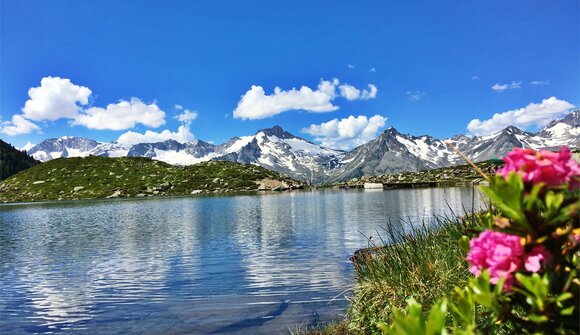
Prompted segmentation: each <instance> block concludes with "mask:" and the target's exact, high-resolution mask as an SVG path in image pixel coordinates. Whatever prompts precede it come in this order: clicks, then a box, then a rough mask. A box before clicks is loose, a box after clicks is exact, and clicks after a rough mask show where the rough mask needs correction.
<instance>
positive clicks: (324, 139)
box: [302, 115, 387, 150]
mask: <svg viewBox="0 0 580 335" xmlns="http://www.w3.org/2000/svg"><path fill="white" fill-rule="evenodd" d="M385 122H387V118H386V117H383V116H380V115H375V116H373V117H371V118H367V117H366V116H364V115H359V116H357V117H355V116H352V115H351V116H349V117H347V118H344V119H341V120H339V119H333V120H330V121H328V122H324V123H321V124H312V125H310V126H309V127H307V128H304V129H302V132H303V133H306V134H309V135H312V136H314V140H315V141H317V142H320V143H321V144H322V145H323V146H326V147H330V148H336V149H342V150H348V149H352V148H354V147H356V146H359V145H362V144H365V143H367V142H369V141H371V140H373V139H374V138H375V137H376V136H377V133H378V132H379V130H380V129H381V128H383V127H384V126H385Z"/></svg>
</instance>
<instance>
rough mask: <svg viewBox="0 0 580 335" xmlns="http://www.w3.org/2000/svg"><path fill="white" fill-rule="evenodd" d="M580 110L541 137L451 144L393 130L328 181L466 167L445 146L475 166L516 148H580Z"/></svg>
mask: <svg viewBox="0 0 580 335" xmlns="http://www.w3.org/2000/svg"><path fill="white" fill-rule="evenodd" d="M579 115H580V110H575V111H573V112H571V113H569V114H568V115H567V116H566V117H565V118H563V119H560V120H556V121H554V122H552V123H550V124H548V125H547V126H546V127H544V128H543V129H542V130H540V131H539V132H537V133H529V132H525V131H523V130H520V129H518V128H516V127H513V126H510V127H507V128H505V129H503V130H501V131H499V132H497V133H495V134H492V135H488V136H474V137H468V136H465V135H456V136H454V137H452V138H450V139H447V140H438V139H435V138H433V137H431V136H428V135H424V136H418V137H417V136H412V135H403V134H400V133H399V132H398V131H397V130H396V129H394V128H389V129H387V130H386V131H384V132H383V133H382V134H381V135H380V136H379V137H377V138H376V139H375V140H373V141H370V142H368V143H366V144H364V145H362V146H360V147H358V148H355V149H353V150H352V151H350V152H348V153H347V154H346V155H345V156H344V157H343V159H342V160H341V164H340V166H339V167H338V168H337V169H336V170H335V171H333V173H332V174H331V175H330V176H329V179H328V181H330V182H338V181H342V180H348V179H351V178H356V177H360V176H376V175H381V174H385V173H391V174H392V173H398V172H410V171H420V170H426V169H432V168H438V167H446V166H452V165H456V164H463V163H464V162H463V159H462V158H461V157H460V156H459V155H458V154H457V153H455V152H454V151H453V150H451V149H450V148H449V147H448V146H447V145H446V144H445V142H449V143H451V144H452V145H453V146H455V147H456V148H458V149H459V150H461V151H462V152H463V153H465V155H466V156H467V157H469V158H470V159H471V160H473V161H475V162H483V161H486V160H489V159H492V158H497V157H500V156H501V155H503V154H504V153H506V152H508V151H510V150H512V149H513V148H514V147H525V148H533V149H541V148H557V147H559V146H562V145H568V146H570V147H572V148H578V147H580V122H579V119H580V117H579Z"/></svg>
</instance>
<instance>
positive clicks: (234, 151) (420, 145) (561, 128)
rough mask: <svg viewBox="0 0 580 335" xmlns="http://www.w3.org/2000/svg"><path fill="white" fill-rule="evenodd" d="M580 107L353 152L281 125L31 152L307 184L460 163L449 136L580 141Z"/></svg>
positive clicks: (77, 143)
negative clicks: (538, 120) (226, 170)
mask: <svg viewBox="0 0 580 335" xmlns="http://www.w3.org/2000/svg"><path fill="white" fill-rule="evenodd" d="M579 115H580V110H575V111H572V112H570V113H569V114H568V115H567V116H566V117H565V118H563V119H561V120H556V121H554V122H552V123H550V124H548V125H547V126H546V127H544V128H543V129H541V130H540V131H539V132H537V133H529V132H525V131H522V130H520V129H518V128H516V127H511V126H510V127H507V128H505V129H503V130H502V131H499V132H497V133H495V134H492V135H488V136H474V137H469V136H465V135H456V136H454V137H452V138H450V139H445V140H439V139H436V138H433V137H431V136H429V135H423V136H413V135H406V134H401V133H399V132H398V131H397V130H396V129H395V128H389V129H387V130H386V131H384V132H383V133H381V135H379V136H378V137H377V138H376V139H375V140H373V141H370V142H368V143H366V144H364V145H362V146H359V147H357V148H354V149H353V150H351V151H349V152H343V151H340V150H334V149H330V148H325V147H322V146H319V145H316V144H314V143H312V142H310V141H308V140H305V139H303V138H300V137H297V136H295V135H292V134H290V133H288V132H287V131H285V130H284V129H282V128H281V127H279V126H275V127H272V128H269V129H263V130H260V131H258V132H257V133H256V134H254V135H249V136H243V137H234V138H232V139H231V140H229V141H227V142H226V143H223V144H221V145H214V144H211V143H207V142H204V141H201V140H195V141H192V142H189V143H179V142H176V141H173V140H169V141H165V142H158V143H140V144H136V145H132V146H131V145H123V144H120V143H116V142H111V143H101V142H96V141H93V140H90V139H84V138H78V137H62V138H59V139H48V140H45V141H43V142H41V143H40V144H38V145H36V146H34V147H33V148H31V149H30V150H29V151H28V153H29V154H30V155H32V156H33V157H35V158H36V159H38V160H41V161H48V160H50V159H54V158H58V157H86V156H89V155H94V156H106V157H124V156H129V157H148V158H153V159H156V160H160V161H163V162H166V163H169V164H175V165H191V164H197V163H201V162H206V161H210V160H223V161H231V162H237V163H244V164H253V165H258V166H262V167H265V168H267V169H270V170H273V171H277V172H280V173H284V174H287V175H289V176H291V177H292V178H295V179H299V180H302V181H305V182H309V183H315V184H321V183H327V182H337V181H341V180H348V179H351V178H356V177H360V176H371V175H380V174H385V173H398V172H404V171H420V170H425V169H431V168H438V167H445V166H452V165H456V164H462V163H463V160H462V159H461V158H460V157H459V155H457V154H456V153H455V152H454V151H453V150H451V149H450V148H449V147H448V146H447V145H446V144H445V142H450V143H452V144H453V145H454V146H455V147H457V148H458V149H459V150H461V151H462V152H464V153H465V154H466V155H467V156H468V157H469V158H470V159H472V160H474V161H476V162H481V161H486V160H488V159H491V158H495V157H499V156H501V155H502V154H504V153H505V152H507V151H509V150H511V149H513V148H514V147H531V148H534V149H539V148H556V147H559V146H561V145H568V146H571V147H573V148H577V147H579V146H580V121H579V120H580V116H579Z"/></svg>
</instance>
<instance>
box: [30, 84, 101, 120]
mask: <svg viewBox="0 0 580 335" xmlns="http://www.w3.org/2000/svg"><path fill="white" fill-rule="evenodd" d="M91 93H92V92H91V90H90V89H88V88H87V87H84V86H78V85H75V84H73V83H71V81H70V79H66V78H59V77H44V78H42V80H41V81H40V86H38V87H32V88H30V89H29V90H28V96H29V97H30V99H28V100H27V101H26V103H24V107H23V108H22V114H23V116H24V117H25V118H26V119H28V120H32V121H43V120H49V121H54V120H58V119H61V118H74V117H75V116H76V115H77V114H78V111H79V110H80V109H81V105H86V104H88V103H89V97H90V96H91Z"/></svg>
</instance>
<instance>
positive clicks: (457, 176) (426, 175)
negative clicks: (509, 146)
mask: <svg viewBox="0 0 580 335" xmlns="http://www.w3.org/2000/svg"><path fill="white" fill-rule="evenodd" d="M503 164H504V163H503V161H500V160H491V161H485V162H481V163H477V166H478V167H479V168H480V169H481V170H483V171H484V172H485V173H487V174H493V173H494V172H495V170H497V169H498V168H499V167H501V166H503ZM480 181H483V178H482V176H480V175H479V174H478V173H477V172H476V171H475V170H474V169H473V168H472V167H471V166H470V165H467V164H466V165H456V166H450V167H444V168H438V169H432V170H425V171H417V172H404V173H398V174H385V175H380V176H373V177H362V178H354V179H351V180H347V181H344V182H342V183H337V184H334V186H343V187H344V186H349V187H360V186H362V185H363V183H366V182H370V183H382V184H385V185H387V186H392V187H397V186H401V187H406V186H408V187H412V186H413V185H421V184H437V185H441V186H454V185H466V184H472V183H478V182H480Z"/></svg>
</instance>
